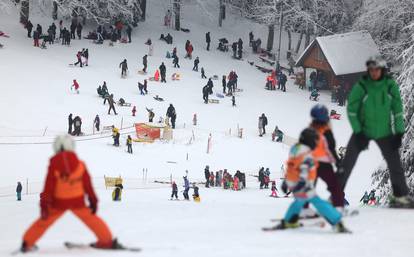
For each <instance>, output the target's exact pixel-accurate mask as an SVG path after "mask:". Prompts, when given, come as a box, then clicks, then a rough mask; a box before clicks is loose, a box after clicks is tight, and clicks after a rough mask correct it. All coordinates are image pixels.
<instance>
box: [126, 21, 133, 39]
mask: <svg viewBox="0 0 414 257" xmlns="http://www.w3.org/2000/svg"><path fill="white" fill-rule="evenodd" d="M126 33H127V36H128V43H131V33H132V27H131V25H129V24H128V25H127V28H126Z"/></svg>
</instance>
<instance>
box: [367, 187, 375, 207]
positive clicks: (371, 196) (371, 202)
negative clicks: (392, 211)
mask: <svg viewBox="0 0 414 257" xmlns="http://www.w3.org/2000/svg"><path fill="white" fill-rule="evenodd" d="M375 192H376V191H375V189H372V190H371V192H369V195H368V199H369V201H368V205H377V197H376V196H375Z"/></svg>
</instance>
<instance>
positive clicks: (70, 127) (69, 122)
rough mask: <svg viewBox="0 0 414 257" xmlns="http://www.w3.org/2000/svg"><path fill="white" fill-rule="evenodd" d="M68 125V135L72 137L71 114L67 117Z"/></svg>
mask: <svg viewBox="0 0 414 257" xmlns="http://www.w3.org/2000/svg"><path fill="white" fill-rule="evenodd" d="M68 124H69V128H68V134H70V135H72V126H73V118H72V113H71V114H69V117H68Z"/></svg>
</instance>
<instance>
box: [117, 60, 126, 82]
mask: <svg viewBox="0 0 414 257" xmlns="http://www.w3.org/2000/svg"><path fill="white" fill-rule="evenodd" d="M119 68H121V77H122V78H124V77H125V76H126V75H127V71H128V64H127V60H126V59H124V60H123V61H122V62H121V63H120V64H119Z"/></svg>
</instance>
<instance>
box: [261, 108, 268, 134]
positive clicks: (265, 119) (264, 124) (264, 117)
mask: <svg viewBox="0 0 414 257" xmlns="http://www.w3.org/2000/svg"><path fill="white" fill-rule="evenodd" d="M262 120H263V135H265V134H266V126H267V123H268V122H267V117H266V115H265V114H264V113H262Z"/></svg>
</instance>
